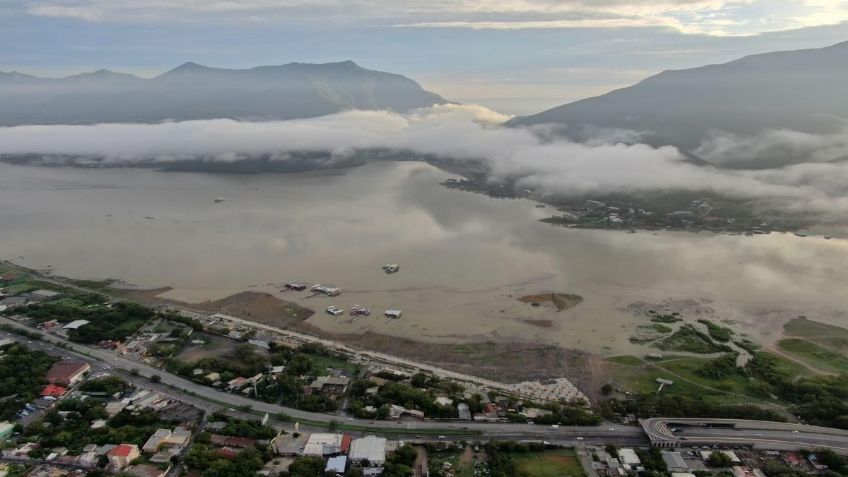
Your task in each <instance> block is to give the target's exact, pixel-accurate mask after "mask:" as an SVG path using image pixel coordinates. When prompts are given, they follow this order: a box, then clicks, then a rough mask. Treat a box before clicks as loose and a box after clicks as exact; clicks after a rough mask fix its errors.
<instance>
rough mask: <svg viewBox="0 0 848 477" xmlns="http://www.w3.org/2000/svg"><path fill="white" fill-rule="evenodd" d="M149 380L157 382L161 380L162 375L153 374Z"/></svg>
mask: <svg viewBox="0 0 848 477" xmlns="http://www.w3.org/2000/svg"><path fill="white" fill-rule="evenodd" d="M150 380H151V381H153V382H154V383H158V382H160V381H162V376H159V375H158V374H154V375H152V376H150Z"/></svg>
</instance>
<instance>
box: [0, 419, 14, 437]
mask: <svg viewBox="0 0 848 477" xmlns="http://www.w3.org/2000/svg"><path fill="white" fill-rule="evenodd" d="M14 429H15V425H14V424H12V423H11V422H9V421H3V422H0V440H6V439H8V438H9V436H11V435H12V431H13V430H14Z"/></svg>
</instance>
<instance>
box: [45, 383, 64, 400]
mask: <svg viewBox="0 0 848 477" xmlns="http://www.w3.org/2000/svg"><path fill="white" fill-rule="evenodd" d="M67 391H68V390H67V389H65V388H63V387H62V386H56V385H55V384H48V385H47V386H44V389H42V390H41V395H42V396H50V397H54V398H58V397H62V396H64V395H65V393H66V392H67Z"/></svg>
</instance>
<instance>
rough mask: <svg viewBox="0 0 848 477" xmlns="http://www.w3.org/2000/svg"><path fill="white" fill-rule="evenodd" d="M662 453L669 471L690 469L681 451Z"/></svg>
mask: <svg viewBox="0 0 848 477" xmlns="http://www.w3.org/2000/svg"><path fill="white" fill-rule="evenodd" d="M661 455H662V459H663V462H665V466H666V468H667V469H668V471H669V472H686V471H688V470H689V466H688V465H687V464H686V461H685V460H683V454H681V453H680V452H663V453H662V454H661Z"/></svg>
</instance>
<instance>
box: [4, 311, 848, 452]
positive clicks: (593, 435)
mask: <svg viewBox="0 0 848 477" xmlns="http://www.w3.org/2000/svg"><path fill="white" fill-rule="evenodd" d="M0 323H5V324H10V325H15V326H21V325H20V323H17V322H15V321H13V320H10V319H8V318H6V317H0ZM27 329H28V330H29V331H32V332H35V333H38V334H40V335H41V337H42V341H33V342H31V343H29V344H30V346H33V347H39V348H43V349H44V348H46V349H47V350H48V351H49V352H52V353H58V354H65V355H67V356H73V357H75V358H76V359H84V360H86V361H89V362H91V361H94V362H92V363H91V364H92V366H93V367H94V368H95V369H97V370H103V371H110V370H115V371H117V372H120V373H122V374H123V375H124V376H125V377H126V378H128V379H130V380H131V381H135V382H136V383H137V384H139V385H142V386H144V387H150V388H155V389H158V390H160V391H163V392H164V393H166V394H168V395H171V396H172V397H175V398H177V399H179V400H182V401H185V402H187V403H190V404H193V405H195V406H197V407H199V408H201V409H204V410H206V411H215V410H224V411H226V412H228V413H230V414H234V415H244V413H243V412H240V411H239V410H238V409H239V408H241V407H242V406H249V407H250V408H251V409H252V410H253V411H255V412H260V413H266V412H267V413H269V414H271V415H272V416H273V415H278V414H286V415H288V416H290V417H291V418H292V420H293V421H301V420H302V421H305V423H308V422H310V421H312V422H319V423H326V422H328V421H330V420H333V419H336V420H338V421H340V422H341V423H343V424H351V425H356V426H362V427H364V428H370V429H366V430H364V431H363V432H369V433H374V434H387V435H398V434H402V435H407V436H412V435H415V434H416V430H429V431H430V432H431V433H432V432H434V431H436V432H438V431H444V432H445V433H446V434H447V435H445V436H444V438H445V439H462V438H467V437H468V434H470V433H475V434H478V435H479V436H480V438H481V439H499V440H519V441H520V440H535V441H547V442H551V443H555V444H561V445H573V446H578V445H583V444H604V443H614V444H618V445H623V446H646V445H648V444H652V445H655V446H658V447H696V446H714V445H721V446H727V447H753V448H755V449H763V450H799V449H818V448H829V449H832V450H834V451H835V452H838V453H841V454H848V431H845V430H841V429H832V428H825V427H816V426H807V425H801V424H788V423H779V422H769V421H747V420H736V419H697V418H653V419H645V420H642V421H640V423H641V427H637V426H621V425H616V424H603V425H600V426H560V427H559V428H558V429H551V428H549V427H546V426H537V425H533V424H513V423H479V422H460V421H370V420H363V419H354V418H346V417H344V416H340V415H335V414H322V413H315V412H308V411H302V410H299V409H294V408H290V407H285V406H280V405H277V404H271V403H265V402H261V401H257V400H253V399H249V398H247V397H245V396H241V395H238V394H231V393H226V392H222V391H218V390H216V389H212V388H210V387H208V386H202V385H199V384H196V383H194V382H192V381H189V380H187V379H184V378H182V377H180V376H176V375H174V374H171V373H168V372H166V371H165V370H162V369H158V368H154V367H152V366H148V365H146V364H143V363H139V362H136V361H132V360H129V359H126V358H124V357H122V356H119V355H117V354H115V353H114V352H111V351H108V350H103V349H100V348H93V347H88V346H82V345H79V344H75V343H72V342H70V341H68V340H64V339H61V338H59V337H56V336H54V335H50V334H48V333H45V332H44V331H42V330H38V329H33V328H27ZM0 334H2V333H0ZM53 344H61V345H62V346H64V348H52V346H51V345H53ZM133 369H135V370H138V376H133V375H130V374H128V371H130V370H133ZM153 375H158V376H160V378H161V379H160V383H158V384H157V383H153V382H150V381H149V378H150V377H151V376H153ZM450 433H456V434H457V435H454V436H451V435H450ZM462 433H465V434H466V435H465V436H462V435H461V434H462ZM430 437H431V438H432V435H431V436H430Z"/></svg>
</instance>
